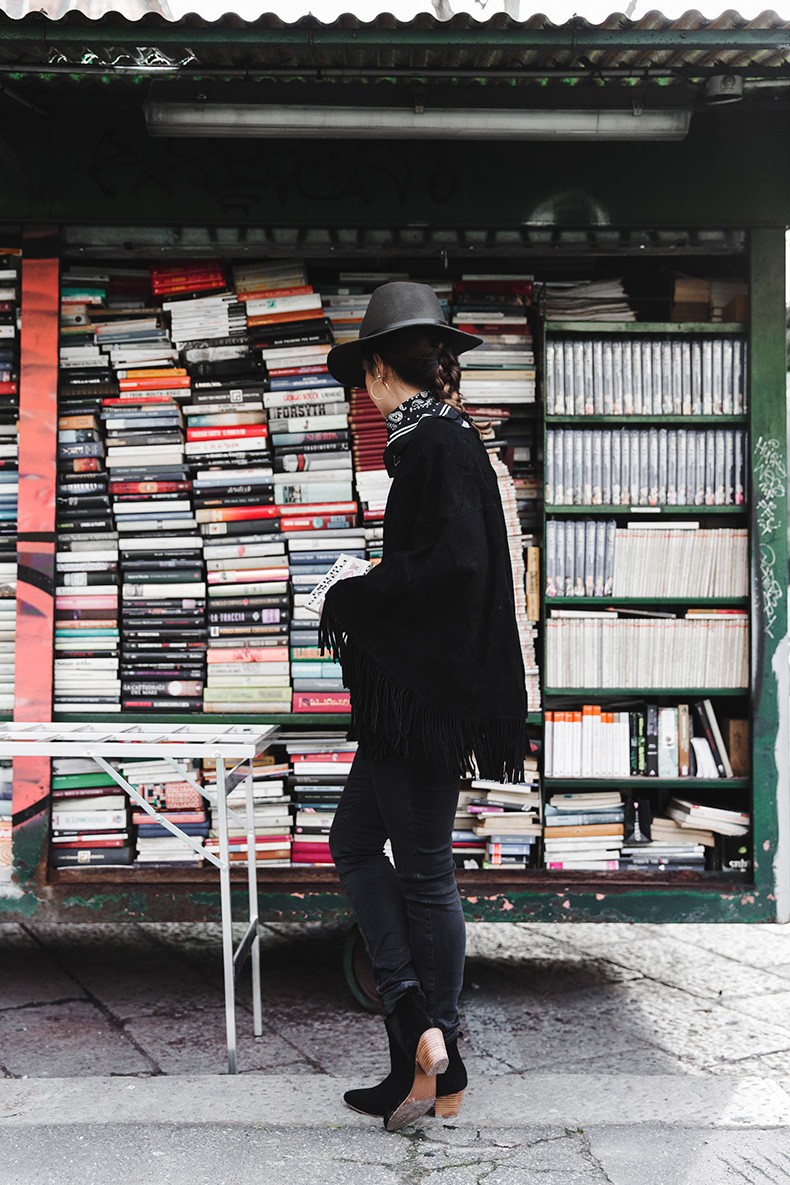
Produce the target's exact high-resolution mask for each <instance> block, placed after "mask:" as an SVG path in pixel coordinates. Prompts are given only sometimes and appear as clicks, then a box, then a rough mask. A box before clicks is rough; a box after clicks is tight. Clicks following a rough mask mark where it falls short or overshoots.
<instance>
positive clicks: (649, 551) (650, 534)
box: [546, 518, 749, 601]
mask: <svg viewBox="0 0 790 1185" xmlns="http://www.w3.org/2000/svg"><path fill="white" fill-rule="evenodd" d="M748 542H749V540H748V532H747V531H746V529H745V528H740V527H736V528H729V527H723V528H719V529H712V530H710V529H705V528H701V527H700V524H699V522H697V521H690V522H671V523H667V522H663V523H661V522H657V523H628V525H627V526H626V527H624V528H618V526H617V524H616V522H615V521H614V519H609V520H606V519H603V518H601V519H576V520H574V521H567V520H563V519H549V520H548V521H547V523H546V596H547V597H593V596H595V597H609V596H611V597H641V598H650V599H651V600H656V601H658V600H660V599H661V598H663V597H688V598H690V599H691V598H697V597H699V598H706V597H732V598H737V597H742V598H745V597H747V596H748V591H749V589H748V583H749V563H748Z"/></svg>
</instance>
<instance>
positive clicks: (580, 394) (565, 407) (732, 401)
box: [545, 334, 748, 416]
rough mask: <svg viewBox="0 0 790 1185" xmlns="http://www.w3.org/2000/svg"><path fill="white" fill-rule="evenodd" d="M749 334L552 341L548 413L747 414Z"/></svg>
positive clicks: (548, 364) (548, 354)
mask: <svg viewBox="0 0 790 1185" xmlns="http://www.w3.org/2000/svg"><path fill="white" fill-rule="evenodd" d="M747 372H748V358H747V346H746V340H745V338H742V337H726V336H717V337H693V338H690V337H676V338H668V337H660V338H657V337H646V336H641V335H640V336H639V337H634V336H631V337H615V336H613V335H608V334H607V335H606V336H605V337H574V338H572V339H569V338H562V337H558V338H553V337H549V339H548V341H547V342H546V391H545V396H546V414H547V415H550V416H551V415H558V416H562V415H566V416H567V415H571V416H593V415H595V416H602V415H607V416H630V415H637V416H650V415H653V416H660V415H668V416H716V415H730V416H731V415H742V414H743V413H744V412H745V411H746V407H747V402H748V401H747Z"/></svg>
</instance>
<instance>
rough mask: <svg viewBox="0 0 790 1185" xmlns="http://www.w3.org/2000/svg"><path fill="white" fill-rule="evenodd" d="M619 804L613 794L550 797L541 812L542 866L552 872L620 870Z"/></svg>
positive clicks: (605, 792)
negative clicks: (542, 828)
mask: <svg viewBox="0 0 790 1185" xmlns="http://www.w3.org/2000/svg"><path fill="white" fill-rule="evenodd" d="M623 817H624V814H623V803H622V799H621V797H620V795H619V794H618V793H617V791H598V792H590V793H565V794H554V795H552V797H551V798H550V799H549V800H548V803H547V804H546V807H545V809H544V840H543V851H544V862H545V866H546V868H549V869H556V870H569V869H578V870H584V871H611V870H614V869H617V868H619V866H620V849H621V847H622V844H623V834H624V825H623Z"/></svg>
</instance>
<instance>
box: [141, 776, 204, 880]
mask: <svg viewBox="0 0 790 1185" xmlns="http://www.w3.org/2000/svg"><path fill="white" fill-rule="evenodd" d="M120 768H121V772H122V774H123V776H124V777H125V778H126V780H127V781H128V782H129V784H130V785H131V786H134V788H135V789H136V790H137V791H138V793H139V794H140V795H141V797H143V798H144V799H145V800H146V802H149V803H150V804H151V806H153V807H155V808H156V810H157V811H158V813H159V814H161V815H162V816H163V817H164V818H166V819H168V820H169V822H171V823H173V824H174V825H175V826H177V827H178V828H179V829H180V830H181V831H183V832H185V833H186V834H187V835H191V836H192V837H193V838H194V839H195V841H196V842H197V843H198V844H200V845H201V846H202V845H203V842H204V840H205V837H206V836H207V835H208V827H209V824H208V817H207V814H206V808H205V804H204V800H203V798H202V796H201V795H200V793H199V791H198V790H197V789H196V788H195V786H194V785H193V784H192V782H194V781H198V782H199V781H200V763H199V762H197V761H190V760H181V761H178V762H175V764H171V763H170V762H169V761H159V760H157V759H155V758H150V759H147V760H146V759H143V760H140V761H129V762H125V763H122V764H121V766H120ZM189 779H191V781H190V780H189ZM132 822H133V823H134V825H135V827H136V832H137V845H136V846H137V854H136V863H138V864H169V865H174V864H175V865H186V866H188V867H189V866H194V865H199V864H201V863H202V861H203V857H202V856H201V855H199V854H198V853H197V852H195V851H194V850H193V849H191V848H190V847H189V846H188V845H187V844H186V843H184V841H183V840H182V839H179V838H177V837H176V836H175V835H173V834H172V832H170V831H169V830H168V829H167V827H165V826H163V824H162V823H160V822H157V821H156V820H155V819H153V818H152V817H151V815H149V814H148V812H147V811H144V810H142V809H140V808H137V807H135V809H134V810H133V813H132Z"/></svg>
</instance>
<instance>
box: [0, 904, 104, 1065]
mask: <svg viewBox="0 0 790 1185" xmlns="http://www.w3.org/2000/svg"><path fill="white" fill-rule="evenodd" d="M0 953H1V956H2V957H0V1009H4V1008H18V1007H20V1006H30V1005H35V1004H47V1003H51V1002H52V1001H54V1000H73V999H79V998H81V997H83V998H84V995H85V993H84V991H83V990H82V988H81V987H80V986H79V984H78V983H76V982H75V980H74V979H73V978H72V977H71V976H70V975H69V974H68V973H67V972H66V971H64V970H63V968H62V967H60V966H58V964H57V963H56V962H55V961H54V959H53V958H52V957H51V956H50V955H49V954H47V953H46V951H44V950H43V949H42V947H41V945H40V944H39V943H38V942H37V941H36V940H35V938H34V937H33V936H32V935H30V934H28V933H27V932H26V931H25V930H23V929H22V927H21V926H16V925H14V924H12V923H11V924H9V923H5V924H3V925H2V926H0ZM1 1060H2V1058H0V1061H1Z"/></svg>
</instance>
